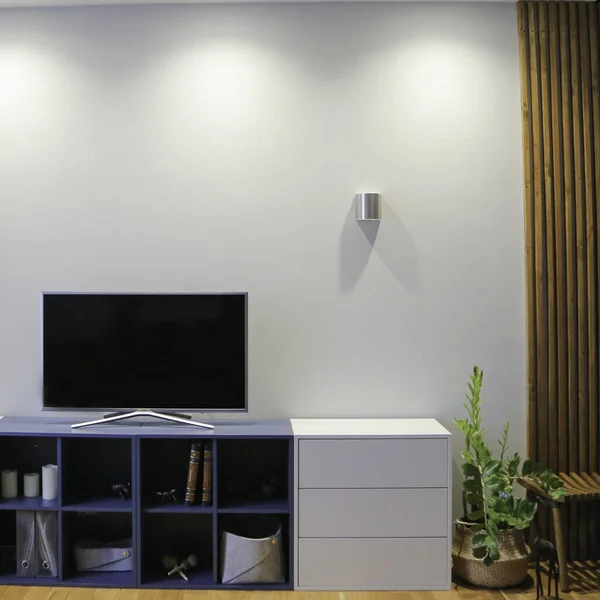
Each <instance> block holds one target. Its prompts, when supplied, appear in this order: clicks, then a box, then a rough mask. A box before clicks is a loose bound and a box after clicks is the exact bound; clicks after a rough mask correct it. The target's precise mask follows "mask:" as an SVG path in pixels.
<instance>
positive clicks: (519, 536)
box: [452, 521, 529, 588]
mask: <svg viewBox="0 0 600 600" xmlns="http://www.w3.org/2000/svg"><path fill="white" fill-rule="evenodd" d="M498 550H499V551H500V560H497V561H495V562H494V563H493V564H492V565H491V566H489V567H487V566H486V565H485V564H484V562H483V559H481V558H475V557H474V556H473V532H472V531H471V527H470V526H469V524H468V523H463V522H461V521H457V522H456V523H455V529H454V539H453V540H452V563H453V565H454V572H455V573H456V574H457V575H458V576H459V577H460V578H461V579H462V580H464V581H466V582H468V583H470V584H472V585H476V586H478V587H485V588H507V587H513V586H516V585H519V584H521V583H523V581H524V579H525V578H526V577H527V568H528V562H529V548H528V547H527V544H526V543H525V539H524V538H523V532H521V531H517V530H515V529H506V530H502V531H500V533H499V534H498Z"/></svg>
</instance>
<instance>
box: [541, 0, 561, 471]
mask: <svg viewBox="0 0 600 600" xmlns="http://www.w3.org/2000/svg"><path fill="white" fill-rule="evenodd" d="M538 12H539V23H538V29H539V51H540V69H541V81H540V87H541V92H542V134H543V135H542V139H543V154H544V159H543V160H544V172H543V174H544V206H545V219H546V222H545V224H544V226H545V234H546V235H545V238H546V239H545V250H546V251H545V258H546V269H545V271H546V279H547V286H546V293H547V299H546V303H545V304H546V305H547V320H546V325H547V329H548V342H547V358H546V359H547V361H548V362H547V364H548V369H547V370H546V372H545V375H546V376H547V379H546V380H545V382H546V386H547V387H546V390H547V392H546V394H547V398H548V410H547V413H546V416H547V427H546V431H547V432H548V435H547V436H546V440H545V441H546V448H547V450H546V459H545V461H544V462H545V463H546V464H556V463H557V462H558V460H557V455H558V453H557V446H558V445H557V444H551V443H549V441H550V440H556V439H558V405H557V392H558V389H557V388H558V385H557V372H556V362H557V361H556V356H557V345H556V327H557V324H556V284H555V279H556V267H555V253H556V244H555V240H554V177H553V169H552V166H553V160H552V158H553V157H552V153H553V149H554V146H553V133H554V132H553V130H552V111H551V95H550V45H549V39H548V38H549V33H550V32H549V29H550V23H549V15H548V4H546V3H545V2H543V3H540V4H539V8H538ZM542 300H543V299H542ZM543 391H544V390H543V389H541V390H540V392H542V393H543ZM540 460H543V458H541V459H540Z"/></svg>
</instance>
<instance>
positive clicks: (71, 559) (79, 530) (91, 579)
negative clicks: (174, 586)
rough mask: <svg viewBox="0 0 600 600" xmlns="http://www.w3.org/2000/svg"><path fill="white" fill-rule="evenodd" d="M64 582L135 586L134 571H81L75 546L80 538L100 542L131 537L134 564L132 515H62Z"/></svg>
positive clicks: (76, 584)
mask: <svg viewBox="0 0 600 600" xmlns="http://www.w3.org/2000/svg"><path fill="white" fill-rule="evenodd" d="M62 522H63V528H62V530H63V536H62V537H63V539H62V560H63V581H64V583H65V584H66V585H70V586H82V587H117V588H123V587H124V588H127V587H135V584H136V576H135V570H134V569H132V570H130V571H78V570H77V567H76V562H75V553H74V546H75V544H76V543H77V542H80V541H84V540H85V541H95V542H98V543H100V544H107V543H111V542H117V541H120V540H124V539H131V540H132V542H131V543H132V550H133V553H134V557H133V558H134V561H133V562H134V564H135V538H134V535H133V523H132V515H131V514H128V513H123V512H65V513H63V516H62Z"/></svg>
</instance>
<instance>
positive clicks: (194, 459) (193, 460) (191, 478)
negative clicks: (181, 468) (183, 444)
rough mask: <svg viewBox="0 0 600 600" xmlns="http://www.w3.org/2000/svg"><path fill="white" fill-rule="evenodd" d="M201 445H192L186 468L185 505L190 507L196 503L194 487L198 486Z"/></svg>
mask: <svg viewBox="0 0 600 600" xmlns="http://www.w3.org/2000/svg"><path fill="white" fill-rule="evenodd" d="M201 455H202V444H192V447H191V449H190V461H189V466H188V476H187V483H186V486H185V505H186V506H191V505H192V504H194V502H196V487H197V485H198V471H199V470H200V457H201Z"/></svg>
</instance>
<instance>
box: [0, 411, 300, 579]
mask: <svg viewBox="0 0 600 600" xmlns="http://www.w3.org/2000/svg"><path fill="white" fill-rule="evenodd" d="M209 441H210V442H211V444H212V449H213V497H212V503H211V504H210V506H204V505H202V503H201V502H197V503H196V504H194V505H192V506H185V505H184V502H183V499H184V494H185V484H186V480H187V471H188V460H189V452H190V445H191V444H192V442H200V443H206V442H209ZM48 463H53V464H58V466H59V495H58V498H57V499H56V500H53V501H43V500H42V499H41V497H39V498H24V497H22V495H21V496H19V497H17V498H15V499H10V500H8V499H7V500H3V499H0V545H2V546H9V547H10V546H15V545H16V533H15V522H16V513H17V511H21V510H30V511H56V513H57V515H58V523H59V532H58V556H59V575H58V577H57V578H41V577H40V578H37V577H27V578H23V577H17V575H16V565H15V564H9V563H7V561H6V559H5V560H4V561H3V562H0V585H52V586H70V587H102V588H147V589H152V588H154V589H190V590H202V589H248V590H275V589H277V590H285V589H292V588H293V583H292V582H293V573H292V565H293V560H292V554H293V542H292V540H293V464H294V461H293V433H292V430H291V427H290V424H289V421H257V422H248V421H231V422H226V423H218V424H216V426H215V428H214V429H213V430H208V429H207V430H199V429H197V428H193V427H186V426H178V425H173V426H169V425H162V424H160V425H156V424H154V423H141V424H132V423H124V424H122V425H119V426H98V427H96V428H90V429H84V430H82V429H76V430H72V429H71V427H70V422H65V421H57V420H54V419H20V418H4V419H2V420H0V470H2V469H6V468H10V469H17V470H18V478H19V493H20V494H22V493H23V490H22V479H23V474H24V473H26V472H38V473H41V469H42V466H43V465H45V464H48ZM129 482H131V486H132V497H131V498H130V499H127V500H124V499H122V498H120V497H119V496H116V495H115V494H114V493H113V492H112V491H111V484H113V483H129ZM198 487H199V488H200V489H201V480H200V478H199V482H198ZM173 488H175V489H176V500H175V501H172V502H171V501H163V500H161V499H160V497H159V496H158V495H157V494H156V492H162V491H170V490H171V489H173ZM200 495H201V494H200V493H199V496H200ZM236 523H237V524H242V525H252V526H257V525H258V526H260V525H261V524H265V526H267V527H272V525H273V524H274V523H278V524H281V526H282V527H283V531H284V533H285V539H286V540H287V542H288V543H287V544H286V549H285V550H286V560H287V578H286V582H285V583H283V584H254V585H224V584H222V583H221V582H220V578H219V573H220V564H219V560H220V538H221V535H222V532H223V531H224V530H230V528H231V527H232V526H234V525H235V524H236ZM271 533H273V532H271ZM86 538H88V539H89V538H91V539H99V540H100V541H110V540H113V541H114V540H117V539H123V538H131V539H132V548H133V554H134V568H133V570H131V571H124V572H122V571H116V572H79V571H77V570H76V566H75V561H74V555H73V545H74V544H75V542H77V541H78V540H81V539H86ZM165 552H178V553H179V555H180V556H184V555H187V554H188V553H194V554H196V555H197V556H198V557H199V565H198V568H197V569H195V570H194V571H192V572H190V573H189V581H187V582H186V581H185V580H184V579H182V578H181V577H179V576H170V577H169V576H168V575H167V573H166V571H165V570H164V569H163V568H162V565H161V557H162V554H164V553H165Z"/></svg>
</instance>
